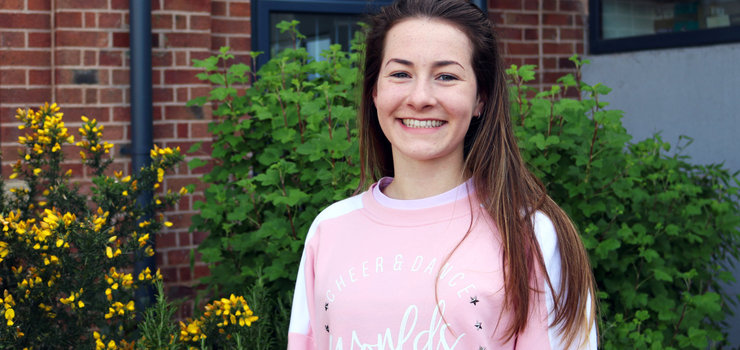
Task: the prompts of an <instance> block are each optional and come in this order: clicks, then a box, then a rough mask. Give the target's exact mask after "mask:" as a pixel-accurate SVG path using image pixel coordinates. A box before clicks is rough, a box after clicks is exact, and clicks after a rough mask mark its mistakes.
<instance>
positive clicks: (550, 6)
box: [541, 0, 558, 11]
mask: <svg viewBox="0 0 740 350" xmlns="http://www.w3.org/2000/svg"><path fill="white" fill-rule="evenodd" d="M541 1H542V9H543V10H545V11H557V10H558V2H557V1H555V0H549V1H548V0H541Z"/></svg>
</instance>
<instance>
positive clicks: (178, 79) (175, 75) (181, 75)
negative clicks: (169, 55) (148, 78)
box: [164, 69, 200, 84]
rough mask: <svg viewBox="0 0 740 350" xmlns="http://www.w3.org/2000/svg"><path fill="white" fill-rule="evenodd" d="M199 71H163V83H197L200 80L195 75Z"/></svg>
mask: <svg viewBox="0 0 740 350" xmlns="http://www.w3.org/2000/svg"><path fill="white" fill-rule="evenodd" d="M198 73H200V71H199V70H194V69H171V70H167V71H165V72H164V83H165V84H199V83H200V80H198V78H196V77H195V75H196V74H198Z"/></svg>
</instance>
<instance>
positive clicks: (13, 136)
mask: <svg viewBox="0 0 740 350" xmlns="http://www.w3.org/2000/svg"><path fill="white" fill-rule="evenodd" d="M23 134H25V132H21V130H19V129H18V127H17V126H3V127H0V140H5V141H6V142H15V141H16V140H18V136H21V135H23Z"/></svg>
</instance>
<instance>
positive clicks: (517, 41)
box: [488, 0, 588, 86]
mask: <svg viewBox="0 0 740 350" xmlns="http://www.w3.org/2000/svg"><path fill="white" fill-rule="evenodd" d="M488 9H489V10H488V12H489V15H490V18H491V20H493V22H494V25H495V27H496V28H497V29H498V31H499V37H500V39H501V42H502V46H501V49H502V50H503V54H504V56H505V58H506V60H507V62H508V63H509V64H516V65H523V64H534V65H537V67H538V68H539V69H538V74H537V76H536V79H537V80H536V83H537V84H539V85H540V86H545V85H549V84H553V83H555V81H556V79H557V78H559V77H561V76H562V75H564V74H567V73H572V72H573V69H574V67H575V66H574V65H573V64H572V62H570V61H568V58H569V57H571V56H572V55H573V54H575V53H577V54H578V55H579V56H583V55H584V54H585V53H586V51H585V45H584V43H585V42H586V31H587V9H588V6H587V3H586V0H489V1H488Z"/></svg>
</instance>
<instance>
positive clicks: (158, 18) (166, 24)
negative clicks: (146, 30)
mask: <svg viewBox="0 0 740 350" xmlns="http://www.w3.org/2000/svg"><path fill="white" fill-rule="evenodd" d="M152 29H172V15H170V14H162V13H158V14H156V15H152Z"/></svg>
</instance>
